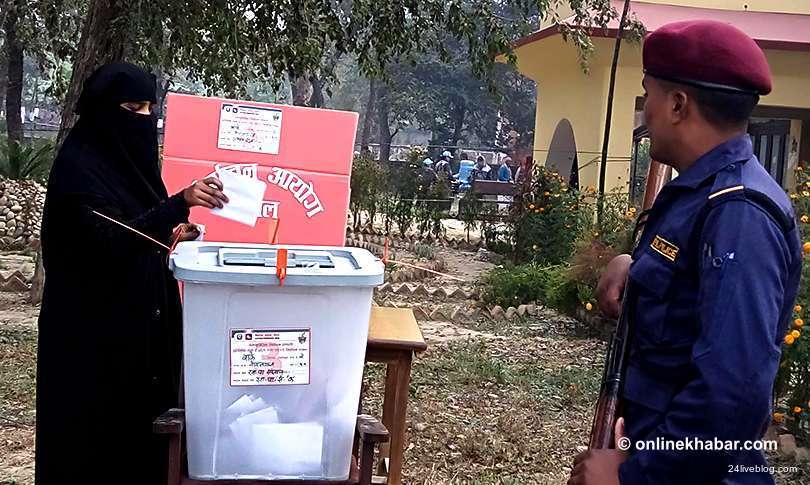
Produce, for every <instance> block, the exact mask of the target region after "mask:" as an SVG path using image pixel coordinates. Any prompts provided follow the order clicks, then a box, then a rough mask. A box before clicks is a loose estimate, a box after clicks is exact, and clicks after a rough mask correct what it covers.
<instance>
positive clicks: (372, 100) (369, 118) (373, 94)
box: [360, 79, 377, 153]
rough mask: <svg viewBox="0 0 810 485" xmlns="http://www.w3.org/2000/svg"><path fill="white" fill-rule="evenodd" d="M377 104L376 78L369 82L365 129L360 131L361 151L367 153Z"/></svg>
mask: <svg viewBox="0 0 810 485" xmlns="http://www.w3.org/2000/svg"><path fill="white" fill-rule="evenodd" d="M376 104H377V87H376V85H375V82H374V79H371V80H370V81H369V82H368V102H367V103H366V112H365V114H364V115H363V130H362V131H361V132H360V151H361V152H363V153H366V152H367V151H368V144H369V136H370V135H371V125H372V124H373V120H374V113H375V109H376Z"/></svg>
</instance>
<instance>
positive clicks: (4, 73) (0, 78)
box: [0, 3, 8, 111]
mask: <svg viewBox="0 0 810 485" xmlns="http://www.w3.org/2000/svg"><path fill="white" fill-rule="evenodd" d="M0 5H2V4H1V3H0ZM7 59H8V58H7V57H6V47H5V45H3V46H0V111H5V109H6V85H7V84H8V61H7Z"/></svg>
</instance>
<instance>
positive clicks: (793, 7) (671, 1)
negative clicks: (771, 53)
mask: <svg viewBox="0 0 810 485" xmlns="http://www.w3.org/2000/svg"><path fill="white" fill-rule="evenodd" d="M633 3H661V4H666V5H681V6H684V7H699V8H717V9H723V10H751V11H755V12H780V13H803V14H808V13H810V0H633Z"/></svg>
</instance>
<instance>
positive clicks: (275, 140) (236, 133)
mask: <svg viewBox="0 0 810 485" xmlns="http://www.w3.org/2000/svg"><path fill="white" fill-rule="evenodd" d="M281 116H282V111H281V110H280V109H277V108H267V107H262V106H248V105H244V104H231V103H223V104H222V108H221V110H220V113H219V136H218V137H217V148H222V149H225V150H239V151H243V152H253V153H272V154H274V155H275V154H278V148H279V143H280V142H281Z"/></svg>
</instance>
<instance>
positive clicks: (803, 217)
mask: <svg viewBox="0 0 810 485" xmlns="http://www.w3.org/2000/svg"><path fill="white" fill-rule="evenodd" d="M801 221H802V222H803V223H805V224H807V223H808V222H810V217H808V216H802V218H801Z"/></svg>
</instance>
